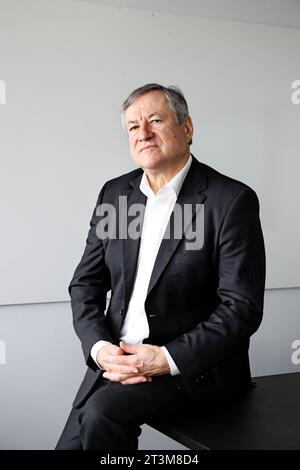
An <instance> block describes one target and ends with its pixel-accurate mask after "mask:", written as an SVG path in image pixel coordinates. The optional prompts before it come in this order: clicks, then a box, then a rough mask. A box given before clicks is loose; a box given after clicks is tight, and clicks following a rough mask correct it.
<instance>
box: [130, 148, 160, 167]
mask: <svg viewBox="0 0 300 470" xmlns="http://www.w3.org/2000/svg"><path fill="white" fill-rule="evenodd" d="M135 162H136V163H137V164H138V165H139V166H141V167H142V168H147V169H149V170H151V169H153V170H154V169H156V168H159V167H160V166H161V163H162V160H161V158H160V157H159V156H155V155H153V154H152V155H151V154H150V152H149V154H148V155H147V154H146V153H144V155H143V154H140V155H139V157H138V158H137V159H135Z"/></svg>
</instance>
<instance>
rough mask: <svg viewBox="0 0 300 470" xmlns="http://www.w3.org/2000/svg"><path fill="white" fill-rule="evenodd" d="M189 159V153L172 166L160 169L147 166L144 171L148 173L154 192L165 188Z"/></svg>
mask: <svg viewBox="0 0 300 470" xmlns="http://www.w3.org/2000/svg"><path fill="white" fill-rule="evenodd" d="M188 159H189V154H188V155H184V157H183V158H182V159H181V160H180V161H178V162H177V163H176V164H173V165H172V166H171V167H168V168H165V169H161V168H160V169H159V170H153V169H148V168H146V169H145V170H144V171H145V173H146V176H147V179H148V183H149V186H150V188H151V189H152V191H153V192H154V194H156V193H157V192H158V191H159V190H160V189H161V188H163V187H164V186H165V185H166V184H167V183H168V182H169V181H170V180H171V179H172V178H174V176H175V175H177V173H179V171H180V170H181V169H182V168H183V167H184V165H185V164H186V162H187V161H188Z"/></svg>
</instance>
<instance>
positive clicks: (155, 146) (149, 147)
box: [140, 145, 157, 152]
mask: <svg viewBox="0 0 300 470" xmlns="http://www.w3.org/2000/svg"><path fill="white" fill-rule="evenodd" d="M152 148H157V145H148V147H143V148H142V149H141V150H140V152H143V151H144V150H149V149H152Z"/></svg>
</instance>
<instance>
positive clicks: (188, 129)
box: [184, 116, 194, 142]
mask: <svg viewBox="0 0 300 470" xmlns="http://www.w3.org/2000/svg"><path fill="white" fill-rule="evenodd" d="M184 131H185V135H186V140H187V142H191V140H192V138H193V132H194V127H193V121H192V118H191V116H187V117H186V118H185V120H184Z"/></svg>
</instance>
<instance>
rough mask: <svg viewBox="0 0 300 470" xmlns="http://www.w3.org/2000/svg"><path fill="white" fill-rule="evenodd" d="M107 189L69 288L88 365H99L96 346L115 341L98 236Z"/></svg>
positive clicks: (78, 334) (99, 198)
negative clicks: (93, 351) (108, 316)
mask: <svg viewBox="0 0 300 470" xmlns="http://www.w3.org/2000/svg"><path fill="white" fill-rule="evenodd" d="M105 186H106V185H104V186H103V188H102V190H101V192H100V194H99V197H98V199H97V204H96V207H95V209H94V211H93V215H92V218H91V222H90V230H89V232H88V237H87V240H86V247H85V250H84V253H83V256H82V258H81V260H80V262H79V264H78V266H77V268H76V270H75V272H74V275H73V278H72V280H71V283H70V285H69V294H70V297H71V305H72V313H73V324H74V329H75V332H76V334H77V336H78V337H79V339H80V341H81V346H82V349H83V354H84V357H85V361H86V364H87V365H88V366H90V367H91V368H92V369H96V368H97V366H96V364H95V362H94V361H93V359H92V358H91V356H90V351H91V348H92V346H93V345H94V344H95V343H96V342H97V341H99V340H105V341H109V342H113V340H112V336H111V334H110V331H109V328H108V325H107V320H106V318H105V314H104V312H105V308H106V294H107V292H108V291H109V290H110V288H111V286H110V273H109V270H108V268H107V266H106V264H105V261H104V246H103V241H102V240H101V239H100V238H99V237H98V236H97V233H96V227H97V219H99V218H98V217H97V216H96V209H97V207H98V205H99V204H101V202H102V198H103V194H104V191H105Z"/></svg>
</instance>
